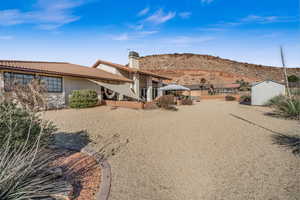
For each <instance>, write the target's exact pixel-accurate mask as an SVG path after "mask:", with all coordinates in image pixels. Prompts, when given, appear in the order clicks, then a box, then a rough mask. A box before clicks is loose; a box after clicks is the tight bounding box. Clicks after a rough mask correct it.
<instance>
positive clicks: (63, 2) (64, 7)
mask: <svg viewBox="0 0 300 200" xmlns="http://www.w3.org/2000/svg"><path fill="white" fill-rule="evenodd" d="M81 5H83V1H82V0H75V1H74V0H73V1H72V0H38V1H37V3H36V4H35V6H34V9H33V10H31V11H26V12H25V11H21V10H18V9H10V10H0V25H2V26H12V25H18V24H33V25H37V26H38V27H39V28H41V29H46V30H51V29H56V28H58V27H61V26H63V25H65V24H69V23H72V22H75V21H77V20H79V19H80V16H76V15H75V14H74V13H73V9H74V8H76V7H78V6H81Z"/></svg>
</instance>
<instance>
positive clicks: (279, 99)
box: [265, 95, 287, 106]
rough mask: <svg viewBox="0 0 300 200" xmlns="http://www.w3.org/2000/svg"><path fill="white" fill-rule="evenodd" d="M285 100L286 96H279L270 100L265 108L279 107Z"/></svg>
mask: <svg viewBox="0 0 300 200" xmlns="http://www.w3.org/2000/svg"><path fill="white" fill-rule="evenodd" d="M286 99H287V97H286V96H283V95H279V96H276V97H273V98H272V99H270V100H269V101H268V102H267V103H266V104H265V105H266V106H276V105H279V104H280V103H281V102H283V101H285V100H286Z"/></svg>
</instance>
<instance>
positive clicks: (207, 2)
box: [201, 0, 214, 4]
mask: <svg viewBox="0 0 300 200" xmlns="http://www.w3.org/2000/svg"><path fill="white" fill-rule="evenodd" d="M213 1H214V0H201V2H202V3H203V4H210V3H212V2H213Z"/></svg>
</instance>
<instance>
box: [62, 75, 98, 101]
mask: <svg viewBox="0 0 300 200" xmlns="http://www.w3.org/2000/svg"><path fill="white" fill-rule="evenodd" d="M63 80H64V82H63V87H64V93H65V101H66V104H67V105H68V103H69V95H70V94H71V93H72V91H73V90H84V89H89V90H95V91H96V92H97V93H98V96H99V100H102V99H101V87H100V86H99V85H97V84H96V83H93V82H91V81H89V80H88V79H83V78H73V77H64V79H63Z"/></svg>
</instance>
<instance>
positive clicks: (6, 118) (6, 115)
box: [0, 102, 56, 147]
mask: <svg viewBox="0 0 300 200" xmlns="http://www.w3.org/2000/svg"><path fill="white" fill-rule="evenodd" d="M54 131H56V127H55V126H54V125H53V123H51V122H48V121H43V120H42V119H41V118H40V116H39V115H38V114H36V113H35V112H31V111H29V110H27V109H24V108H22V107H20V106H17V105H16V104H14V103H11V102H9V103H8V102H1V103H0V146H2V145H3V144H4V141H6V139H7V138H8V137H9V136H10V144H11V146H13V147H18V146H20V145H22V144H24V143H25V142H26V141H27V145H28V147H30V146H32V144H33V143H34V142H35V141H36V139H37V138H38V137H39V134H40V133H41V134H42V135H41V144H42V145H46V144H48V143H49V142H50V135H51V133H53V132H54Z"/></svg>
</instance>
